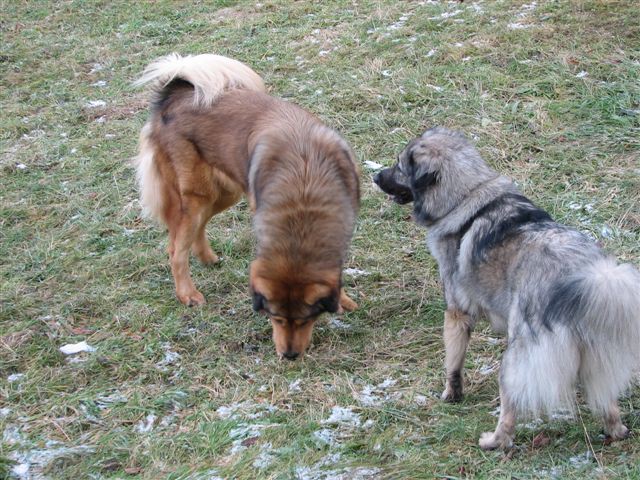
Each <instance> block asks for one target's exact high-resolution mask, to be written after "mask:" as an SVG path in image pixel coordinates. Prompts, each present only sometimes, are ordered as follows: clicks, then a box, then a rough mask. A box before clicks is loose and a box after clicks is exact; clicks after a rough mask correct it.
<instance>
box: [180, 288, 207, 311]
mask: <svg viewBox="0 0 640 480" xmlns="http://www.w3.org/2000/svg"><path fill="white" fill-rule="evenodd" d="M177 296H178V300H180V302H182V303H183V304H184V305H186V306H187V307H197V306H199V305H204V304H205V303H206V302H205V299H204V295H202V294H201V293H200V292H199V291H198V290H194V291H192V292H189V293H186V294H178V295H177Z"/></svg>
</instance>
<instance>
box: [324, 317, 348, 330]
mask: <svg viewBox="0 0 640 480" xmlns="http://www.w3.org/2000/svg"><path fill="white" fill-rule="evenodd" d="M329 326H330V327H331V328H335V329H337V330H349V329H350V328H351V325H350V324H348V323H346V322H343V321H342V320H340V319H339V318H336V317H331V318H330V319H329Z"/></svg>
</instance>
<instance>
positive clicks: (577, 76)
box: [576, 70, 589, 78]
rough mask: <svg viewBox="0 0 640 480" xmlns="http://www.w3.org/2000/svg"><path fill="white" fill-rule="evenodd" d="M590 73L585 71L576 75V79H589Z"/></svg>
mask: <svg viewBox="0 0 640 480" xmlns="http://www.w3.org/2000/svg"><path fill="white" fill-rule="evenodd" d="M588 76H589V73H588V72H585V71H584V70H582V71H581V72H578V73H576V78H584V77H588Z"/></svg>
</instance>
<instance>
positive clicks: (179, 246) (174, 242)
mask: <svg viewBox="0 0 640 480" xmlns="http://www.w3.org/2000/svg"><path fill="white" fill-rule="evenodd" d="M206 208H207V207H206V205H205V204H204V202H203V200H201V199H199V198H198V197H195V196H191V195H183V196H182V198H181V206H176V207H175V208H173V211H172V212H170V214H169V215H168V216H167V217H168V218H167V219H166V221H167V227H168V228H169V259H170V261H171V273H172V274H173V280H174V282H175V285H176V295H177V297H178V300H180V301H181V302H182V303H184V304H185V305H187V306H189V307H192V306H195V305H202V304H203V303H205V300H204V296H203V295H202V294H201V293H200V292H199V291H198V290H197V289H196V287H195V285H194V284H193V280H191V272H190V270H189V250H190V248H191V245H192V244H193V242H194V240H195V238H196V234H197V233H198V227H199V224H200V219H201V218H203V213H204V211H206ZM205 223H206V222H205Z"/></svg>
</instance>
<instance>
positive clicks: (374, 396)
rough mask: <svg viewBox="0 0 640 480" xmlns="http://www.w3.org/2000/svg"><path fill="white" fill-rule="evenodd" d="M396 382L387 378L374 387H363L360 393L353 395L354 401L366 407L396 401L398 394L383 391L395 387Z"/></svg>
mask: <svg viewBox="0 0 640 480" xmlns="http://www.w3.org/2000/svg"><path fill="white" fill-rule="evenodd" d="M396 382H397V380H393V379H391V378H387V379H386V380H385V381H383V382H382V383H379V384H378V385H376V386H373V385H365V386H364V388H363V389H362V391H361V392H360V393H356V394H354V397H355V398H356V400H358V401H359V402H360V403H361V404H362V405H365V406H367V407H376V406H379V405H381V404H383V403H385V402H388V401H390V400H395V399H397V398H398V397H399V396H400V395H401V394H400V392H391V393H387V392H385V390H386V389H387V388H389V387H392V386H393V385H395V384H396Z"/></svg>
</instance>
